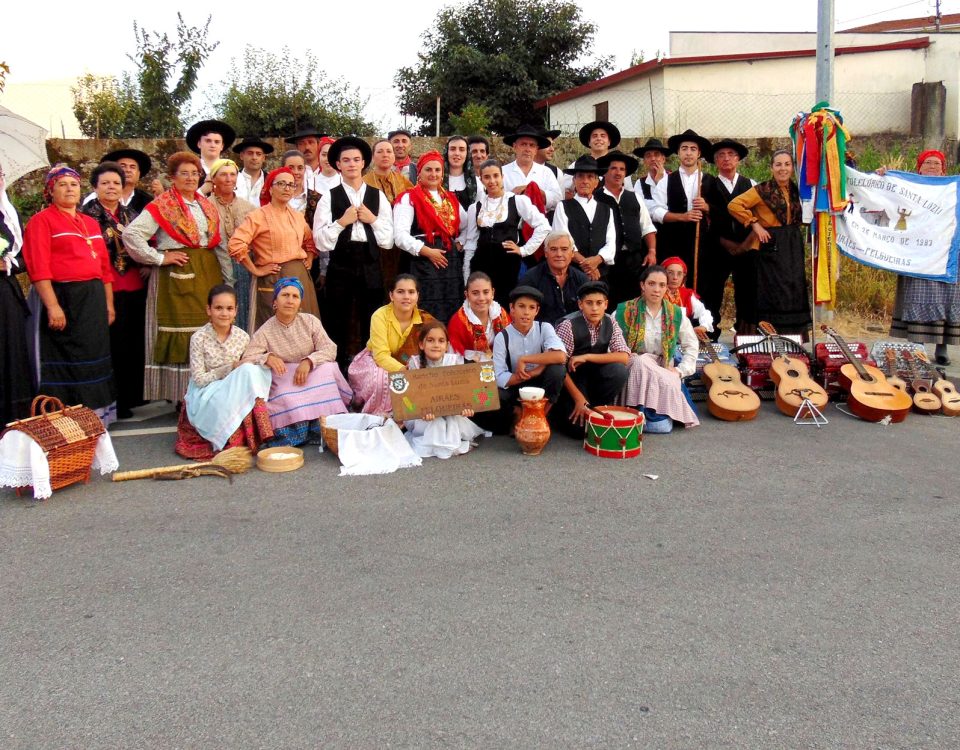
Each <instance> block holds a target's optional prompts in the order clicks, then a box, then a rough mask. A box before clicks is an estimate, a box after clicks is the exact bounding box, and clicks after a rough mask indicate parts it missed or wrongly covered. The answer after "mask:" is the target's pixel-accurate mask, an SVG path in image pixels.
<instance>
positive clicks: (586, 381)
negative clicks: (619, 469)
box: [551, 281, 630, 438]
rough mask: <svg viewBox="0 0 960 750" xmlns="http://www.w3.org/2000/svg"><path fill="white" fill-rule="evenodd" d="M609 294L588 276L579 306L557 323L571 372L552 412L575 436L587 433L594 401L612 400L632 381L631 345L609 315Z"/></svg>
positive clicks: (579, 291) (559, 424)
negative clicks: (630, 378)
mask: <svg viewBox="0 0 960 750" xmlns="http://www.w3.org/2000/svg"><path fill="white" fill-rule="evenodd" d="M608 297H609V295H608V293H607V285H606V284H604V283H603V282H602V281H588V282H587V283H586V284H584V285H583V286H581V287H580V288H579V289H578V290H577V298H578V305H579V307H580V311H579V312H575V313H571V314H570V315H568V316H567V317H565V318H564V319H563V320H561V321H560V323H559V324H558V325H557V336H558V337H559V338H560V340H561V341H562V342H563V345H564V346H565V347H566V349H567V377H566V379H565V380H564V382H563V391H562V392H561V394H560V398H559V399H558V400H557V408H556V409H554V410H553V411H552V412H551V414H552V415H553V418H554V422H555V423H556V425H557V428H558V429H560V430H562V431H563V432H565V433H567V434H568V435H571V436H573V437H580V438H582V437H583V427H584V424H585V423H586V420H587V417H589V416H590V414H591V405H593V406H597V405H608V404H613V403H614V402H615V401H616V398H617V396H619V395H620V391H622V390H623V386H624V383H626V382H627V362H628V361H629V359H630V349H629V347H628V346H627V342H626V341H625V340H624V338H623V332H622V331H621V330H620V326H618V325H617V323H616V321H615V320H614V319H613V317H612V316H611V315H607V302H608V301H609V299H608Z"/></svg>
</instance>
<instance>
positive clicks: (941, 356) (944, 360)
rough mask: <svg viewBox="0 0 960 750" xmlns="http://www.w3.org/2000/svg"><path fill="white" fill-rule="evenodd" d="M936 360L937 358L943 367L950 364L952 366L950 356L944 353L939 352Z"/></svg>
mask: <svg viewBox="0 0 960 750" xmlns="http://www.w3.org/2000/svg"><path fill="white" fill-rule="evenodd" d="M936 360H937V364H938V365H940V366H941V367H949V366H950V357H948V356H946V355H944V354H938V355H937V357H936Z"/></svg>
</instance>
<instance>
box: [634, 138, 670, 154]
mask: <svg viewBox="0 0 960 750" xmlns="http://www.w3.org/2000/svg"><path fill="white" fill-rule="evenodd" d="M647 151H659V152H660V153H661V154H663V155H664V156H670V154H672V153H673V150H672V149H671V148H670V147H669V146H664V145H663V141H661V140H660V139H659V138H647V142H646V143H644V144H643V145H642V146H637V147H636V148H635V149H634V150H633V153H635V154H636V155H637V156H639V157H640V158H641V159H642V158H643V156H644V154H646V153H647Z"/></svg>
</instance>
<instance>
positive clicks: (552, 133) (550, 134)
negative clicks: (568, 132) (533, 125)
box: [543, 130, 563, 141]
mask: <svg viewBox="0 0 960 750" xmlns="http://www.w3.org/2000/svg"><path fill="white" fill-rule="evenodd" d="M562 132H563V131H562V130H544V131H543V136H544V137H546V138H549V139H550V140H551V141H555V140H556V139H557V138H559V137H560V134H561V133H562Z"/></svg>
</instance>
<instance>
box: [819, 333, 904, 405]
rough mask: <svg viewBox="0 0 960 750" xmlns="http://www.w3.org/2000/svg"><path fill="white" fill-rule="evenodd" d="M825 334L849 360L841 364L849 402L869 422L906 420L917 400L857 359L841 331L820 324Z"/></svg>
mask: <svg viewBox="0 0 960 750" xmlns="http://www.w3.org/2000/svg"><path fill="white" fill-rule="evenodd" d="M820 330H822V331H823V332H824V333H825V334H827V335H828V336H829V337H830V338H832V339H833V340H834V341H835V342H837V347H838V348H839V349H840V353H841V354H842V355H843V356H844V358H845V359H846V360H847V363H846V364H845V365H842V366H841V367H840V386H841V387H842V388H843V389H844V390H845V391H846V392H847V394H848V396H847V406H849V407H850V411H852V412H853V413H854V414H855V415H857V416H858V417H860V419H863V420H866V421H867V422H879V421H881V420H883V419H886V418H887V417H890V421H891V422H902V421H903V420H904V419H906V418H907V414H909V413H910V407H911V406H913V400H912V399H911V398H910V396H908V395H907V394H906V393H904V392H903V391H898V390H897V389H896V388H894V387H893V386H892V385H890V384H889V383H888V382H887V379H886V377H885V376H884V374H883V373H882V372H881V371H880V370H879V369H878V368H876V367H873V366H872V365H868V364H866V363H864V362H862V361H861V360H859V359H857V357H855V356H854V355H853V352H851V351H850V347H849V346H847V342H846V341H844V340H843V339H842V338H841V337H840V334H839V333H837V332H836V331H834V330H833V329H832V328H831V327H830V326H826V325H824V326H820Z"/></svg>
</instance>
